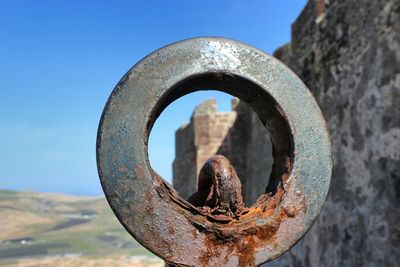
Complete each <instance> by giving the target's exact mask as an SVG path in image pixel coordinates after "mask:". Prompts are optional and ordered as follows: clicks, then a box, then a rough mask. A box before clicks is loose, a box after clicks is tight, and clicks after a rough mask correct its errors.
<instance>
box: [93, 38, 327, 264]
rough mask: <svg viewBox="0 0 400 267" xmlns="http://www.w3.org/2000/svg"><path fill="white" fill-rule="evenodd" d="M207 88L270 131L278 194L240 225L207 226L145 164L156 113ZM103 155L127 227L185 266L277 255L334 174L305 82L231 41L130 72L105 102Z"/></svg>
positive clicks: (191, 44) (193, 42)
mask: <svg viewBox="0 0 400 267" xmlns="http://www.w3.org/2000/svg"><path fill="white" fill-rule="evenodd" d="M200 89H217V90H221V91H224V92H228V93H230V94H232V95H235V96H237V97H239V98H240V99H241V100H243V101H245V102H247V103H249V104H250V105H251V106H252V107H253V109H254V110H255V111H256V112H257V113H258V114H259V116H260V118H261V120H262V121H263V122H264V123H265V124H266V127H267V128H268V129H269V131H270V135H271V139H272V143H273V147H274V155H273V156H274V166H273V171H272V174H271V175H272V178H273V179H272V182H271V183H270V185H269V187H268V188H267V192H270V195H272V196H270V197H266V196H265V197H264V199H262V200H261V201H260V202H259V203H256V204H255V205H253V206H252V207H251V209H250V212H249V213H248V215H246V216H244V217H243V218H241V219H240V220H239V221H238V222H232V223H229V224H224V223H221V222H215V221H210V220H209V219H208V218H207V216H206V215H204V214H202V213H201V212H199V211H198V210H196V209H194V208H193V207H191V206H190V204H188V203H187V202H186V201H184V200H183V199H181V198H180V197H179V196H178V195H177V194H176V192H175V191H174V190H173V189H172V188H171V187H170V186H169V185H168V184H167V183H166V182H165V181H164V180H163V179H162V178H161V177H160V176H159V175H158V174H157V173H156V172H155V171H153V170H152V168H151V166H150V163H149V160H148V153H147V141H148V137H149V133H150V131H151V127H152V125H153V123H154V122H155V120H156V119H157V117H158V115H159V114H160V113H161V112H162V110H163V109H164V108H165V107H166V106H167V105H168V104H169V103H171V102H172V101H174V100H175V99H177V98H178V97H180V96H182V95H185V94H187V93H190V92H193V91H196V90H200ZM96 152H97V164H98V171H99V176H100V180H101V183H102V186H103V190H104V192H105V195H106V197H107V200H108V202H109V204H110V206H111V208H112V209H113V211H114V213H115V215H116V216H117V218H118V219H119V220H120V222H121V223H122V224H123V225H124V227H125V228H126V230H127V231H128V232H129V233H130V234H131V235H132V236H133V237H134V238H135V239H136V240H137V241H138V242H140V243H141V244H142V245H144V246H145V247H147V248H148V249H149V250H151V251H152V252H154V253H155V254H157V255H158V256H160V257H161V258H163V259H164V260H165V261H167V262H171V263H175V264H178V265H182V266H202V265H203V266H206V265H212V264H215V265H217V266H221V265H224V266H237V265H243V264H245V265H249V266H250V265H255V264H261V263H263V262H266V261H269V260H272V259H274V258H276V257H278V256H280V255H281V254H282V253H284V252H286V251H287V250H288V249H289V248H290V247H292V246H293V245H294V244H295V243H296V242H297V241H298V240H299V239H300V238H301V237H302V236H303V235H304V234H305V233H306V232H307V230H308V229H309V228H310V227H311V226H312V224H313V222H314V221H315V220H316V218H317V217H318V215H319V213H320V211H321V208H322V206H323V203H324V201H325V199H326V196H327V193H328V189H329V184H330V177H331V168H332V163H331V149H330V142H329V137H328V134H327V131H326V125H325V121H324V119H323V117H322V114H321V111H320V109H319V107H318V105H317V104H316V102H315V100H314V98H313V97H312V95H311V93H310V92H309V90H308V89H307V88H306V86H305V85H304V84H303V83H302V82H301V80H300V79H299V78H298V77H297V76H296V75H295V74H294V73H293V72H292V71H291V70H289V69H288V68H287V67H286V66H284V64H282V63H281V62H279V61H278V60H277V59H275V58H273V57H271V56H269V55H267V54H266V53H264V52H262V51H260V50H258V49H256V48H254V47H251V46H248V45H246V44H243V43H240V42H237V41H233V40H229V39H224V38H195V39H189V40H185V41H182V42H178V43H174V44H172V45H169V46H167V47H164V48H162V49H160V50H157V51H155V52H153V53H152V54H150V55H149V56H147V57H146V58H144V59H143V60H141V61H140V62H139V63H137V64H136V65H135V66H134V67H133V68H132V69H130V70H129V71H128V73H127V74H126V75H125V76H124V77H123V78H122V79H121V81H120V82H119V83H118V84H117V86H116V87H115V89H114V90H113V92H112V94H111V96H110V97H109V99H108V102H107V104H106V107H105V109H104V112H103V115H102V118H101V121H100V126H99V130H98V136H97V151H96Z"/></svg>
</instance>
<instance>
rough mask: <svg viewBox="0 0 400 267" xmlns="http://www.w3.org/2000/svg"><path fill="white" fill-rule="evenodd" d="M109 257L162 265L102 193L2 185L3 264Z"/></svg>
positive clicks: (90, 261) (77, 262) (98, 262)
mask: <svg viewBox="0 0 400 267" xmlns="http://www.w3.org/2000/svg"><path fill="white" fill-rule="evenodd" d="M108 261H110V262H109V263H107V262H108ZM110 263H112V265H114V266H163V264H162V261H161V260H160V259H158V258H157V257H156V256H154V255H153V254H151V253H150V252H148V251H147V250H146V249H145V248H143V247H142V246H140V245H139V244H138V243H137V242H136V241H135V240H134V239H133V238H132V237H131V236H130V235H129V234H128V233H127V232H126V231H125V229H124V228H123V227H122V226H121V225H120V223H119V222H118V221H117V219H116V217H115V216H114V214H113V213H112V211H111V209H110V207H109V206H108V204H107V202H106V200H105V198H104V197H103V196H102V197H76V196H68V195H61V194H47V193H32V192H14V191H6V190H0V266H54V264H57V265H58V266H60V265H64V266H86V265H87V266H106V265H107V264H110ZM125 263H126V265H125Z"/></svg>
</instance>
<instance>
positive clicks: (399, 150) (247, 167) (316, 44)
mask: <svg viewBox="0 0 400 267" xmlns="http://www.w3.org/2000/svg"><path fill="white" fill-rule="evenodd" d="M274 55H275V57H277V58H279V59H280V60H282V61H283V62H284V63H286V64H287V65H288V66H289V67H290V68H291V69H292V70H293V71H294V72H295V73H296V74H297V75H298V76H299V77H300V78H301V79H302V80H303V81H304V82H305V83H306V85H307V86H308V87H309V88H310V90H311V92H312V94H313V95H314V96H315V98H316V100H317V102H318V103H319V105H320V107H321V109H322V112H323V114H324V116H325V119H326V120H327V123H328V130H329V133H330V135H331V140H332V148H333V164H334V168H333V177H332V184H331V190H330V194H329V196H328V199H327V202H326V205H325V207H324V209H323V211H322V213H321V216H320V217H319V219H318V220H317V222H316V223H315V225H314V226H313V227H312V229H311V230H310V232H309V233H308V234H307V235H306V236H305V238H304V239H303V240H302V241H300V242H299V243H298V244H297V245H296V246H295V247H294V248H293V249H292V250H290V251H289V252H288V253H286V254H285V255H283V256H281V257H280V258H279V259H277V260H275V261H273V262H270V263H268V264H266V266H298V267H303V266H304V267H307V266H316V267H317V266H398V264H399V263H398V261H399V255H400V224H399V221H400V212H399V207H400V1H399V0H385V1H383V0H374V1H370V0H359V1H345V0H341V1H338V0H335V1H328V0H310V1H309V2H308V4H307V5H306V7H305V8H304V10H303V12H302V13H301V14H300V16H299V17H298V19H297V20H296V21H295V22H294V24H293V26H292V42H291V43H290V44H287V45H285V46H283V47H281V48H280V49H278V50H277V51H276V52H275V54H274ZM235 110H236V113H237V115H236V120H235V121H234V122H233V126H232V127H231V128H230V130H229V131H228V134H227V137H226V138H222V139H220V140H222V142H221V145H220V148H217V149H216V148H215V146H216V144H215V143H214V144H213V150H209V151H208V152H207V153H205V152H204V150H201V149H200V148H199V147H196V146H192V148H189V146H190V145H191V144H190V142H193V141H191V140H197V139H196V138H191V137H190V136H193V135H196V131H199V130H201V129H197V128H196V127H195V125H197V124H196V123H193V122H191V123H190V124H188V125H187V126H186V127H187V129H186V128H185V129H183V130H182V129H180V130H179V131H178V132H177V156H178V157H180V158H182V159H183V160H186V162H187V164H186V163H185V164H183V165H180V166H178V165H177V164H178V163H177V162H178V157H177V160H176V161H175V163H174V184H175V188H177V189H178V191H180V192H181V190H180V189H181V188H185V185H183V187H181V185H180V184H181V181H183V180H182V178H179V179H178V178H177V177H178V176H176V175H177V173H178V171H179V172H187V173H188V174H191V175H192V176H190V175H186V176H185V177H195V175H194V173H196V174H197V172H198V169H196V171H195V172H193V168H197V167H194V164H192V163H191V162H196V164H197V161H196V159H200V157H197V154H200V150H201V153H205V154H209V155H212V154H213V153H215V152H214V151H218V150H219V151H220V152H222V153H223V154H224V155H225V156H226V157H228V158H230V159H231V161H232V163H233V165H234V166H235V168H236V169H237V171H238V174H239V177H240V178H241V179H242V184H243V187H244V188H243V192H244V193H245V199H246V202H247V203H249V202H251V201H254V199H255V198H256V197H257V196H258V195H259V194H260V193H261V192H262V191H263V190H264V188H265V183H266V181H267V179H266V177H267V176H268V168H269V166H270V165H271V159H270V158H269V159H268V157H267V156H269V155H270V154H271V152H270V151H271V147H270V144H269V142H265V140H268V137H267V135H266V133H265V132H264V131H265V128H264V127H263V126H262V125H261V123H260V122H259V120H258V118H257V115H256V114H254V113H251V112H250V108H249V107H247V105H245V104H244V103H239V104H238V105H237V106H236V108H235ZM238 110H241V112H238ZM183 131H187V134H185V133H183ZM210 133H211V132H210ZM233 133H235V134H233ZM227 140H229V141H227ZM224 142H227V143H228V144H225V143H224ZM185 144H186V145H185ZM203 145H204V144H203ZM178 147H181V149H178ZM233 155H239V158H238V159H237V158H235V157H234V156H233ZM260 159H263V160H265V161H262V160H260ZM196 166H197V165H196ZM265 166H267V167H265ZM264 167H265V168H264ZM190 179H194V180H193V181H194V182H193V184H194V185H195V183H196V180H195V178H190ZM183 184H184V183H183ZM191 190H192V189H191Z"/></svg>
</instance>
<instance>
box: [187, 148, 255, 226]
mask: <svg viewBox="0 0 400 267" xmlns="http://www.w3.org/2000/svg"><path fill="white" fill-rule="evenodd" d="M188 201H189V203H190V204H192V205H193V206H195V207H197V208H199V209H202V210H204V211H205V212H207V213H209V214H210V216H213V215H214V216H217V217H214V219H216V218H223V219H224V220H228V221H230V220H231V218H232V217H233V218H238V217H239V216H240V215H242V214H243V213H244V212H246V211H248V209H245V207H244V203H243V196H242V184H241V182H240V179H239V177H238V176H237V174H236V171H235V169H234V167H233V166H232V165H231V163H230V162H229V160H228V159H227V158H225V157H224V156H222V155H214V156H212V157H210V158H209V159H208V160H207V161H206V163H204V165H203V167H202V168H201V170H200V173H199V178H198V185H197V192H195V193H194V194H193V195H191V196H190V197H189V199H188Z"/></svg>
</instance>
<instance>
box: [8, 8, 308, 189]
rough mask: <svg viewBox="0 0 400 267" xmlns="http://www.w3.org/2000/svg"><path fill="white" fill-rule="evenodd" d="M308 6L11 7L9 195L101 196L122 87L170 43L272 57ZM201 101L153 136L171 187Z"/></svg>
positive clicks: (166, 115) (182, 106) (179, 109)
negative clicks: (236, 47)
mask: <svg viewBox="0 0 400 267" xmlns="http://www.w3.org/2000/svg"><path fill="white" fill-rule="evenodd" d="M305 3H306V1H305V0H301V1H293V0H280V1H272V0H257V1H256V0H246V1H245V0H232V1H222V0H221V1H218V0H207V1H152V0H146V1H57V0H52V1H18V0H15V1H1V0H0V101H1V102H0V189H14V190H33V191H46V192H64V193H70V194H91V195H93V194H101V193H102V190H101V186H100V183H99V179H98V176H97V168H96V161H95V140H96V132H97V126H98V122H99V118H100V115H101V112H102V110H103V107H104V104H105V102H106V100H107V98H108V96H109V94H110V93H111V91H112V89H113V88H114V86H115V84H116V83H117V82H118V81H119V79H120V78H121V77H122V76H123V75H124V74H125V72H126V71H127V70H128V69H129V68H130V67H131V66H133V65H134V64H135V63H136V62H137V61H138V60H140V59H141V58H143V57H144V56H146V55H147V54H149V53H151V52H152V51H154V50H155V49H158V48H160V47H162V46H165V45H167V44H169V43H172V42H176V41H179V40H182V39H186V38H191V37H196V36H223V37H228V38H233V39H237V40H240V41H242V42H246V43H249V44H251V45H253V46H256V47H258V48H260V49H262V50H264V51H266V52H268V53H272V52H273V51H274V50H275V49H276V48H277V47H279V46H281V45H282V44H284V43H287V42H289V41H290V25H291V23H292V22H293V21H294V20H295V19H296V17H297V16H298V15H299V14H300V12H301V10H302V8H303V7H304V5H305ZM212 97H214V98H217V100H218V102H219V108H220V110H229V109H230V97H229V96H228V95H225V94H223V93H219V92H208V91H207V92H204V91H203V92H199V93H194V94H191V95H188V96H185V97H184V98H182V99H178V100H177V101H176V102H174V103H172V104H171V105H170V106H169V107H168V108H167V109H166V110H165V111H164V112H163V113H162V114H161V117H160V118H159V119H158V120H157V122H156V124H155V127H154V129H153V131H152V133H151V136H150V144H149V149H150V150H149V154H150V160H151V163H152V166H153V167H154V168H155V170H157V171H158V172H159V173H160V174H161V175H162V176H163V177H165V178H166V179H167V180H170V179H171V176H172V174H171V173H172V172H171V163H172V161H173V159H174V154H175V151H174V132H175V130H176V129H177V128H178V127H179V126H180V125H181V124H182V123H184V122H186V121H188V120H189V117H190V115H191V112H192V110H193V108H194V107H195V105H196V104H198V103H199V102H201V101H203V100H205V99H207V98H212Z"/></svg>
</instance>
